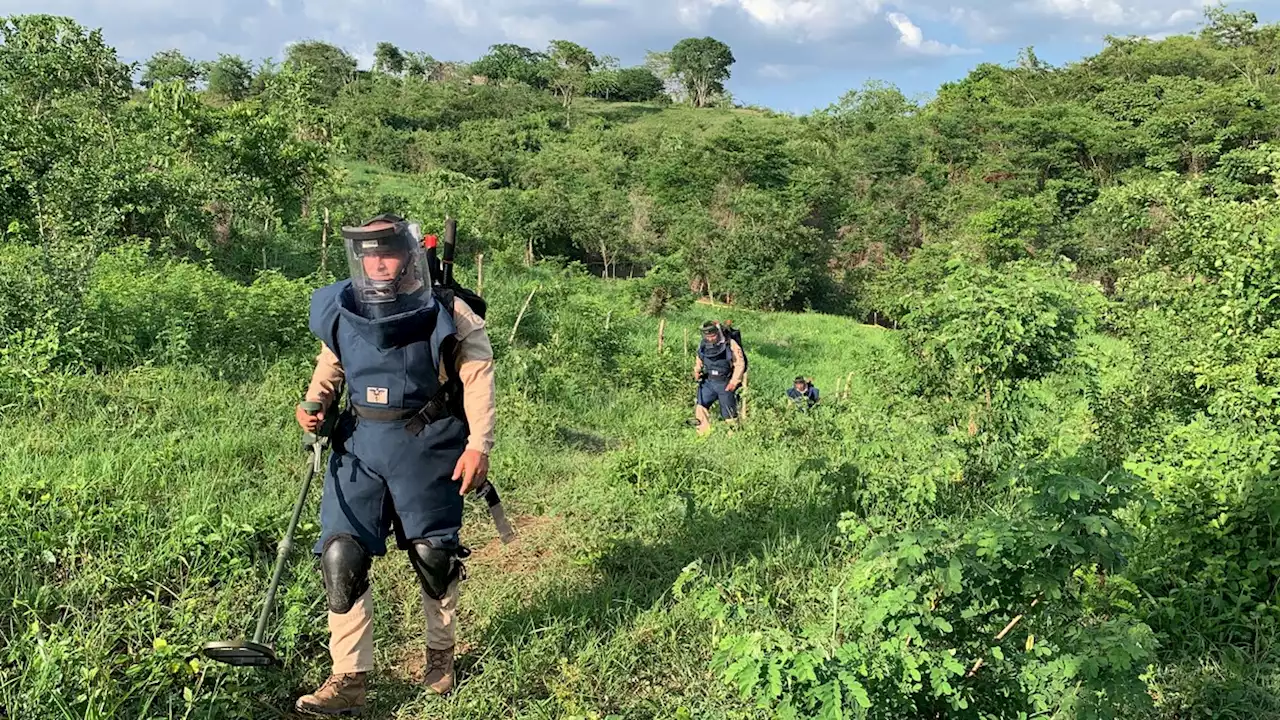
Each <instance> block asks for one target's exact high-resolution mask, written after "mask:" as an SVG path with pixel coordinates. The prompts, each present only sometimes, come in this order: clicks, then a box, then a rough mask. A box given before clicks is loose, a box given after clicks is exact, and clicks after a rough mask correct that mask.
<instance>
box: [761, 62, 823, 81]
mask: <svg viewBox="0 0 1280 720" xmlns="http://www.w3.org/2000/svg"><path fill="white" fill-rule="evenodd" d="M821 71H822V68H821V67H820V66H817V65H807V64H799V65H791V64H785V63H765V64H764V65H761V66H760V67H759V68H757V69H756V75H759V76H760V77H762V78H765V79H767V80H795V79H796V78H799V77H802V76H808V75H813V74H815V73H819V72H821Z"/></svg>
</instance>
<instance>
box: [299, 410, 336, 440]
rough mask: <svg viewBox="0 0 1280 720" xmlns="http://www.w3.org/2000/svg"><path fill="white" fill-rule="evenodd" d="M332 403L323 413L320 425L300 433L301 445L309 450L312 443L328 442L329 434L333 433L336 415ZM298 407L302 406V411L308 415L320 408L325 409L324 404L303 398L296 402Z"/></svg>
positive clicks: (313, 413)
mask: <svg viewBox="0 0 1280 720" xmlns="http://www.w3.org/2000/svg"><path fill="white" fill-rule="evenodd" d="M332 405H333V403H331V404H330V407H329V408H328V411H327V412H326V413H325V416H324V421H323V422H321V423H320V427H318V428H316V431H315V432H304V433H303V434H302V447H303V449H304V450H309V449H310V448H311V446H313V445H326V444H328V439H329V436H330V435H332V434H333V427H334V425H336V424H337V422H338V417H337V415H336V414H335V413H334V412H333V407H332ZM298 407H300V408H302V412H304V413H306V414H308V415H315V414H316V413H318V412H320V411H321V410H325V406H324V405H322V404H320V403H318V402H316V401H314V400H303V401H302V402H300V403H298Z"/></svg>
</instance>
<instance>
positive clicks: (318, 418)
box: [293, 405, 324, 432]
mask: <svg viewBox="0 0 1280 720" xmlns="http://www.w3.org/2000/svg"><path fill="white" fill-rule="evenodd" d="M293 416H294V417H295V418H297V419H298V424H299V425H301V426H302V429H303V430H306V431H307V432H315V431H316V428H318V427H320V423H322V422H324V411H323V410H321V411H320V412H318V413H316V414H315V415H308V414H307V411H305V410H303V409H302V406H301V405H299V406H298V407H296V408H294V411H293Z"/></svg>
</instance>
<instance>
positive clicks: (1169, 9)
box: [1021, 0, 1212, 33]
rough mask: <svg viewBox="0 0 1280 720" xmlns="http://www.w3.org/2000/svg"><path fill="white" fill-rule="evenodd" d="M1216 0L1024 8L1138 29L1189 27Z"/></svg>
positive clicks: (1038, 3)
mask: <svg viewBox="0 0 1280 720" xmlns="http://www.w3.org/2000/svg"><path fill="white" fill-rule="evenodd" d="M1211 2H1212V0H1032V1H1031V2H1024V3H1022V4H1021V7H1024V8H1026V9H1029V10H1030V11H1032V12H1033V13H1037V14H1040V15H1048V16H1050V17H1057V18H1063V19H1067V20H1076V21H1084V22H1088V23H1091V24H1093V25H1097V26H1102V27H1107V28H1125V29H1126V30H1127V31H1132V32H1135V33H1136V32H1138V31H1140V30H1150V29H1153V28H1173V27H1175V26H1189V25H1192V24H1194V21H1196V20H1197V19H1199V18H1200V17H1201V15H1202V14H1203V12H1204V8H1205V6H1207V5H1209V4H1211Z"/></svg>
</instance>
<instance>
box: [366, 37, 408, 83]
mask: <svg viewBox="0 0 1280 720" xmlns="http://www.w3.org/2000/svg"><path fill="white" fill-rule="evenodd" d="M373 69H374V70H377V71H379V72H384V73H388V74H391V75H399V74H401V73H403V72H404V69H405V56H404V53H402V52H400V48H398V47H396V46H395V45H393V44H391V43H389V42H380V43H378V46H377V47H376V48H374V50H373Z"/></svg>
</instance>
